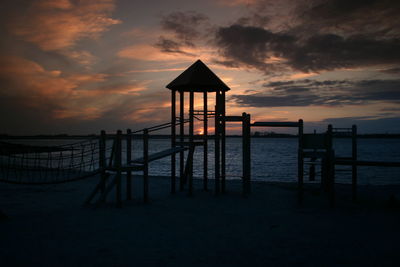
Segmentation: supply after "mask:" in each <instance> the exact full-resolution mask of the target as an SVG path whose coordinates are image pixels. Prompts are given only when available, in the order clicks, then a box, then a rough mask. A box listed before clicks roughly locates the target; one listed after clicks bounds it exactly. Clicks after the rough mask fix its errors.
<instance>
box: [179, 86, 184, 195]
mask: <svg viewBox="0 0 400 267" xmlns="http://www.w3.org/2000/svg"><path fill="white" fill-rule="evenodd" d="M179 97H180V100H179V107H180V108H179V124H180V125H179V141H180V142H181V148H183V142H184V141H185V123H184V120H185V118H184V117H185V109H184V101H185V100H184V99H185V96H184V91H183V90H182V91H179ZM184 171H185V152H184V151H181V152H180V153H179V190H180V191H183V186H184V180H183V173H184Z"/></svg>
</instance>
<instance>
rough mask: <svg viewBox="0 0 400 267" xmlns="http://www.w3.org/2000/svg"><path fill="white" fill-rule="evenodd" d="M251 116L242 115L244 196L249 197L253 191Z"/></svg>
mask: <svg viewBox="0 0 400 267" xmlns="http://www.w3.org/2000/svg"><path fill="white" fill-rule="evenodd" d="M250 134H251V132H250V114H246V113H245V112H244V113H242V168H243V181H242V182H243V184H242V194H243V196H247V195H248V194H250V191H251V164H250V162H251V150H250V144H251V142H250V138H251V137H250Z"/></svg>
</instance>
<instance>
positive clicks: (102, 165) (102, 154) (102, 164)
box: [99, 130, 106, 195]
mask: <svg viewBox="0 0 400 267" xmlns="http://www.w3.org/2000/svg"><path fill="white" fill-rule="evenodd" d="M99 169H100V171H101V174H100V179H101V180H100V183H101V185H100V192H101V195H103V194H104V192H105V189H106V132H105V131H104V130H102V131H101V133H100V139H99Z"/></svg>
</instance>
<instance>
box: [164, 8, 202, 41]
mask: <svg viewBox="0 0 400 267" xmlns="http://www.w3.org/2000/svg"><path fill="white" fill-rule="evenodd" d="M207 21H208V18H207V16H205V15H203V14H200V13H198V12H195V11H187V12H173V13H170V14H168V15H166V16H163V17H162V19H161V26H162V28H163V29H164V30H166V31H169V32H172V33H174V34H175V36H176V38H177V39H178V40H180V41H181V42H183V43H184V44H185V45H189V46H194V43H193V41H194V40H195V39H196V38H198V37H199V36H200V34H201V30H200V27H201V26H202V25H203V24H204V23H205V22H207Z"/></svg>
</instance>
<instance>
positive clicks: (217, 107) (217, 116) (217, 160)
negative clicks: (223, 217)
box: [214, 91, 221, 195]
mask: <svg viewBox="0 0 400 267" xmlns="http://www.w3.org/2000/svg"><path fill="white" fill-rule="evenodd" d="M219 93H220V92H219V91H216V100H215V103H216V105H215V130H214V131H215V139H214V141H215V149H214V150H215V157H214V160H215V163H214V165H215V194H216V195H218V194H219V193H220V165H219V164H220V156H221V155H220V142H219V141H220V123H219V120H220V102H221V101H220V97H219Z"/></svg>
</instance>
